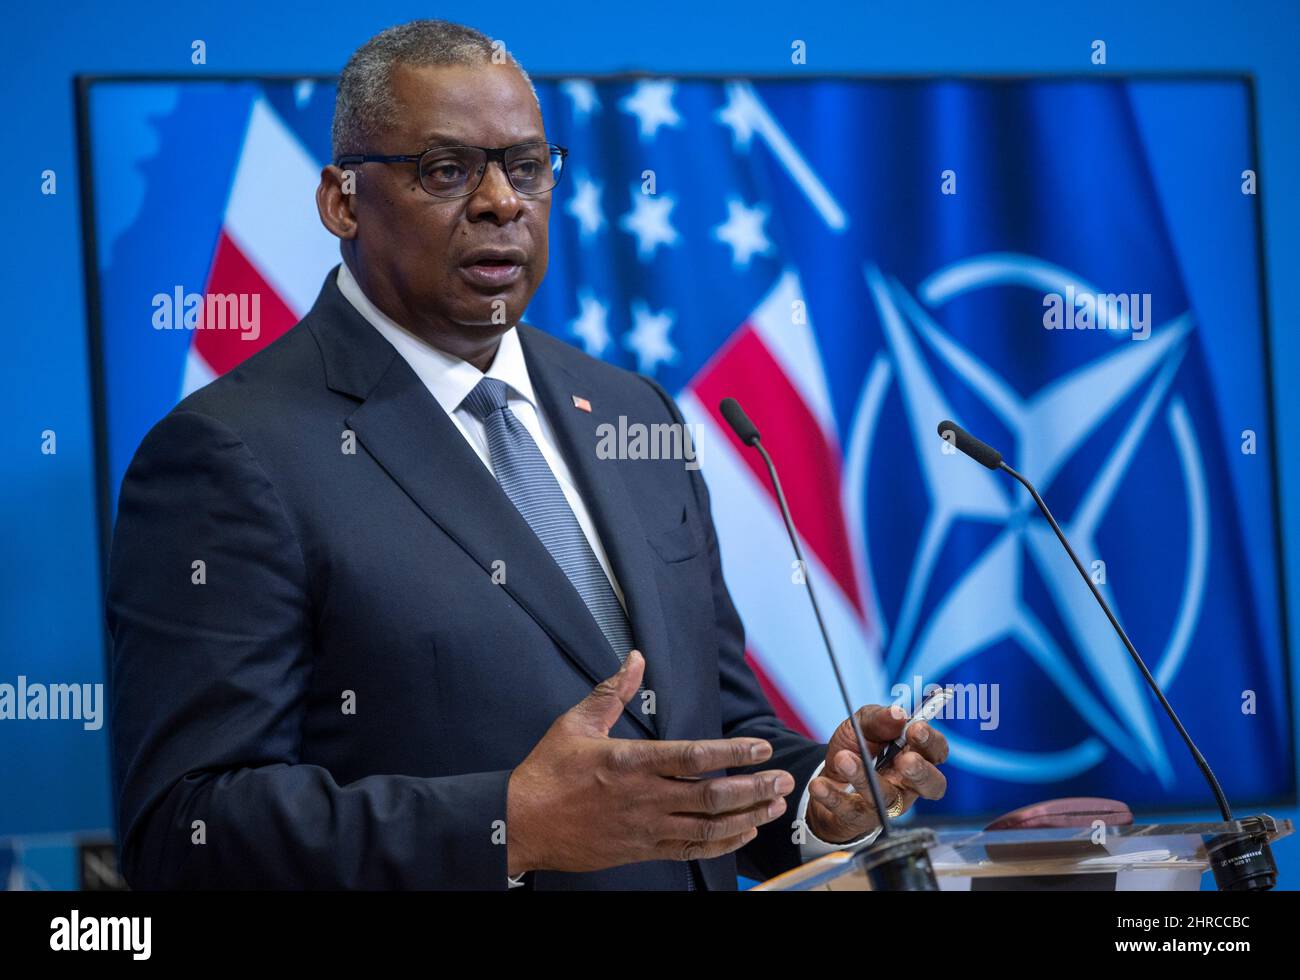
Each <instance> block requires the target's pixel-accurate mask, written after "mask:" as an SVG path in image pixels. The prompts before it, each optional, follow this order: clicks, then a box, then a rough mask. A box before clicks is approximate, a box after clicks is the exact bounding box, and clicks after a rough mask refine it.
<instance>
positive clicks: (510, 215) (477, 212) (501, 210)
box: [469, 160, 523, 224]
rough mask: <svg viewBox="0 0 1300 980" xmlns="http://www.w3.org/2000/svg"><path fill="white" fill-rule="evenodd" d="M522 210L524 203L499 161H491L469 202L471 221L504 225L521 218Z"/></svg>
mask: <svg viewBox="0 0 1300 980" xmlns="http://www.w3.org/2000/svg"><path fill="white" fill-rule="evenodd" d="M522 210H523V202H522V201H521V200H520V199H519V194H518V192H517V191H516V190H515V188H514V186H513V185H512V184H511V183H510V179H509V178H508V177H507V176H506V172H505V169H504V168H503V167H502V166H501V164H500V162H499V161H496V160H489V161H488V163H487V171H486V172H485V173H484V174H483V180H482V182H481V183H480V184H479V185H478V190H476V191H475V192H474V194H473V195H472V196H471V197H470V200H469V216H470V219H471V220H473V221H495V222H496V223H497V224H504V223H506V222H507V221H513V220H514V219H515V218H517V217H519V213H520V211H522Z"/></svg>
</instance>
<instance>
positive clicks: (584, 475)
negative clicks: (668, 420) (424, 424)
mask: <svg viewBox="0 0 1300 980" xmlns="http://www.w3.org/2000/svg"><path fill="white" fill-rule="evenodd" d="M534 329H535V328H533V327H528V326H522V325H521V326H520V327H519V339H520V342H521V344H522V346H523V350H524V359H525V360H526V361H527V362H528V374H529V377H530V378H531V379H532V382H533V388H534V389H535V391H536V393H537V397H538V400H539V401H540V402H541V404H542V408H543V410H544V411H545V412H546V417H547V419H548V420H549V421H550V423H551V428H552V429H553V430H554V432H555V437H556V440H557V441H558V442H559V444H560V451H561V452H563V453H564V458H565V460H567V461H568V463H569V466H570V467H571V469H572V471H573V475H574V479H575V480H576V481H577V483H578V488H579V490H580V491H581V492H582V499H583V501H584V502H585V503H586V504H587V506H588V508H590V510H591V512H592V517H593V518H594V520H595V522H596V528H597V530H598V531H599V533H600V540H601V544H603V545H604V547H605V551H606V553H607V554H608V555H609V559H610V564H611V565H612V566H613V569H614V576H615V578H617V579H618V584H619V587H620V588H621V589H622V590H623V597H624V600H625V601H626V603H627V612H628V619H629V620H630V621H631V624H632V636H633V640H634V642H635V644H636V648H637V649H638V650H640V651H641V653H642V654H643V655H644V656H645V660H646V676H645V682H644V683H645V687H646V689H647V690H650V691H653V692H654V693H655V695H656V696H655V713H654V719H655V726H656V727H657V729H658V731H659V734H660V736H661V737H667V735H666V733H667V732H668V730H669V729H668V724H669V721H670V718H671V711H672V704H671V700H672V699H671V696H670V692H671V691H672V690H673V687H672V646H671V643H670V638H669V635H668V628H667V625H666V622H665V620H664V613H663V604H662V603H661V601H660V597H659V583H658V582H657V581H656V579H655V573H654V569H655V567H656V565H657V564H658V563H659V559H658V556H657V555H656V554H655V553H654V552H653V551H652V550H651V548H650V544H649V542H648V541H647V540H646V535H645V528H644V526H643V525H642V523H641V519H640V517H638V516H637V513H636V510H635V509H634V508H633V506H632V500H631V497H630V495H629V493H628V488H627V484H626V482H625V481H624V478H623V473H622V468H621V467H620V465H619V463H618V462H617V461H616V460H608V459H599V458H598V457H597V456H596V446H597V444H598V442H599V441H600V434H599V432H598V430H599V428H600V426H601V425H602V424H604V423H608V424H610V425H613V426H615V427H617V426H618V415H617V410H618V407H619V406H618V405H617V404H616V403H615V402H614V400H613V399H612V398H608V399H607V398H600V397H599V396H597V395H596V393H595V391H594V390H593V388H592V385H591V383H590V382H589V381H584V380H583V379H581V378H579V377H578V376H576V375H575V374H574V372H572V371H571V370H570V369H569V368H568V367H567V366H565V365H564V364H563V363H561V362H560V361H558V360H557V359H555V358H554V357H551V356H549V355H548V354H547V353H546V352H545V351H544V349H543V348H542V347H541V345H539V344H538V343H536V342H535V341H534V339H533V335H532V331H533V330H534ZM574 395H578V396H579V397H583V398H587V399H589V401H590V403H591V411H590V412H587V411H583V410H581V409H578V408H577V407H575V405H574V403H573V396H574Z"/></svg>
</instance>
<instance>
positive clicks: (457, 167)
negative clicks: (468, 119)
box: [334, 141, 569, 198]
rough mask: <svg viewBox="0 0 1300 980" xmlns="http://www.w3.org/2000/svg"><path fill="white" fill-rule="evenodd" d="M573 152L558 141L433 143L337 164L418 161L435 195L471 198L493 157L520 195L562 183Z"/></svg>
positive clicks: (418, 169) (423, 180) (425, 183)
mask: <svg viewBox="0 0 1300 980" xmlns="http://www.w3.org/2000/svg"><path fill="white" fill-rule="evenodd" d="M568 155H569V151H568V150H567V149H566V148H565V147H563V146H560V145H558V144H556V143H545V142H541V141H536V142H531V143H516V144H515V145H514V146H503V147H497V148H496V149H492V148H490V147H486V146H462V145H459V144H456V145H451V146H431V147H429V149H427V150H425V151H424V152H423V153H417V154H401V155H399V156H382V155H375V154H355V155H353V156H345V157H339V158H338V159H337V160H335V161H334V164H335V166H338V167H348V166H351V165H352V164H356V163H414V164H415V165H416V173H418V174H419V177H420V186H421V187H423V188H424V189H425V191H426V192H427V193H429V194H432V195H433V196H434V197H442V198H457V197H469V196H470V195H471V194H473V193H474V192H475V191H476V190H478V188H479V184H481V183H483V175H484V174H486V173H487V165H488V164H489V163H491V162H492V161H493V160H496V161H497V162H498V163H500V164H501V169H502V171H504V173H505V175H506V179H507V180H509V181H510V186H511V187H513V188H514V189H515V190H516V191H518V192H519V193H520V194H528V195H535V194H545V193H546V192H547V191H549V190H551V188H553V187H554V186H555V185H556V184H558V183H559V182H560V173H561V172H562V171H563V169H564V158H565V157H566V156H568Z"/></svg>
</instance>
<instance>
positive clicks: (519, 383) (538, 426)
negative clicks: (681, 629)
mask: <svg viewBox="0 0 1300 980" xmlns="http://www.w3.org/2000/svg"><path fill="white" fill-rule="evenodd" d="M338 287H339V292H341V293H342V294H343V295H344V296H345V297H347V300H348V302H350V303H351V304H352V305H353V306H354V307H355V308H356V310H357V312H358V313H360V314H361V315H362V316H363V317H364V318H365V319H366V322H367V323H369V324H370V325H371V326H373V327H374V328H375V329H376V330H378V331H379V332H380V334H382V335H383V337H384V339H385V340H387V341H388V342H389V343H390V344H392V345H393V347H394V348H396V350H397V353H398V354H400V355H401V356H402V358H403V360H405V361H406V363H407V364H409V365H410V366H411V370H412V371H414V372H415V375H416V377H418V378H419V379H420V380H421V381H422V382H423V383H424V386H425V387H426V388H428V389H429V393H430V394H431V395H433V397H434V399H435V400H436V401H437V402H438V404H439V405H440V406H442V410H443V411H444V412H446V413H447V416H448V417H449V418H450V419H451V420H452V422H453V423H455V425H456V428H457V429H459V430H460V434H461V435H463V436H464V437H465V441H466V442H468V443H469V444H470V447H471V448H472V449H473V450H474V452H475V453H476V454H477V455H478V458H479V459H480V460H482V462H483V465H484V466H486V467H487V469H488V472H489V473H492V474H493V477H494V478H495V476H496V474H495V472H493V470H492V459H491V455H490V453H489V450H488V443H487V430H486V427H485V426H484V425H483V422H482V421H481V420H480V419H479V418H478V417H476V416H475V415H474V414H473V413H472V412H471V411H470V410H469V409H468V408H465V407H463V406H462V405H461V402H463V401H464V399H465V396H466V395H468V394H469V393H470V392H471V391H473V390H474V386H475V385H477V384H478V383H479V382H480V381H482V380H483V378H485V377H487V378H496V379H497V380H498V381H504V382H505V384H506V388H507V398H506V406H507V407H508V408H509V409H510V411H512V412H513V413H514V414H515V417H516V418H517V419H519V421H520V422H522V423H523V425H524V428H525V429H527V430H528V434H529V435H530V436H532V437H533V441H534V442H535V443H537V448H538V449H540V450H541V453H542V456H543V457H544V458H545V460H546V464H547V465H548V466H549V467H550V468H551V472H552V473H553V474H555V479H556V482H557V483H559V485H560V489H561V490H562V491H563V492H564V498H565V500H567V501H568V502H569V507H570V509H571V510H572V511H573V516H574V517H576V518H577V519H578V525H579V527H581V528H582V533H583V534H584V535H585V536H586V538H587V542H588V543H589V544H590V545H591V550H592V551H593V552H595V555H596V560H597V561H599V562H600V567H601V568H602V569H604V571H605V575H606V577H607V578H608V579H609V584H610V585H611V586H613V588H614V593H615V595H617V596H618V601H619V602H620V603H622V604H623V608H624V610H626V609H627V603H626V601H625V600H624V599H623V591H622V589H620V588H619V585H618V580H617V579H616V578H615V577H614V572H613V569H612V568H611V567H610V564H609V556H608V555H607V554H606V552H605V548H604V546H603V545H602V544H601V543H600V535H598V534H597V533H596V524H595V522H594V521H593V520H592V518H591V513H590V511H588V510H587V506H586V504H584V503H583V500H582V495H581V494H580V493H578V488H577V486H576V484H575V483H574V480H573V473H572V471H570V469H569V465H568V464H567V463H566V462H565V461H564V456H563V455H561V454H560V451H559V449H558V447H557V446H556V444H555V436H554V431H553V430H552V428H551V426H550V423H549V422H548V421H547V419H546V413H545V412H544V411H542V406H541V405H539V404H538V402H537V398H536V396H535V395H534V393H533V383H532V380H531V379H530V378H529V376H528V365H527V363H526V362H525V361H524V350H523V347H522V346H520V343H519V333H518V331H517V330H516V329H515V328H514V327H511V328H510V329H509V330H507V331H506V332H505V333H503V334H502V335H501V341H500V344H499V346H498V347H497V352H496V356H495V357H494V358H493V360H492V364H491V366H490V367H489V368H488V369H487V371H486V372H483V371H480V370H479V369H478V368H476V367H475V366H474V365H473V364H471V363H469V361H463V360H461V359H460V358H459V357H456V356H455V355H453V354H448V353H446V352H445V351H441V350H439V349H438V348H436V347H434V346H433V345H432V344H429V343H428V342H427V341H425V340H422V339H421V338H419V337H417V336H416V335H415V334H413V333H411V332H410V331H409V330H407V329H406V328H405V327H403V326H401V325H400V324H398V323H396V322H395V321H393V320H392V319H391V318H390V317H389V316H387V315H386V314H385V313H384V312H383V311H382V310H380V309H379V307H377V306H375V305H374V304H373V303H372V302H370V300H369V299H367V298H366V295H365V293H363V292H362V291H361V286H360V285H359V284H358V283H357V280H356V278H355V277H354V276H353V275H352V272H351V271H350V270H349V269H348V266H347V263H346V262H343V263H340V264H339V272H338ZM821 771H822V767H821V766H818V767H817V771H816V772H814V773H813V775H814V776H816V775H818V774H820V773H821ZM808 802H809V793H808V789H807V787H805V788H804V792H803V798H802V799H801V800H800V801H799V809H798V811H797V817H798V819H799V821H800V824H801V825H803V827H804V835H805V839H804V842H803V843H802V844H801V845H800V853H801V855H802V857H803V859H804V860H805V861H808V860H811V859H812V858H814V857H819V856H820V855H822V854H829V853H831V852H832V851H837V850H841V849H844V848H852V847H857V846H860V845H861V844H864V843H867V842H868V841H870V840H873V839H874V838H875V834H870V835H867V836H866V837H863V838H860V839H859V840H856V841H852V842H850V843H847V844H830V843H827V842H825V841H822V840H819V839H818V838H817V837H816V836H815V835H814V834H813V832H812V830H811V829H809V828H808V827H807V824H806V823H804V817H805V814H806V813H807V811H808ZM522 877H523V876H522V875H521V876H519V879H511V881H510V884H511V885H512V886H516V885H519V884H522V883H523V882H522V880H521V879H522Z"/></svg>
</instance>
